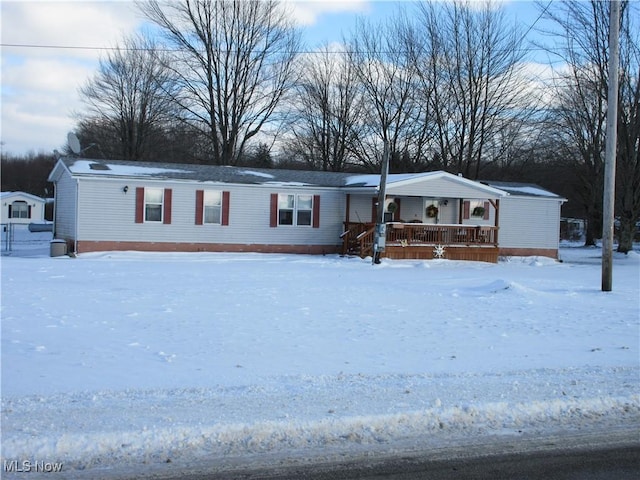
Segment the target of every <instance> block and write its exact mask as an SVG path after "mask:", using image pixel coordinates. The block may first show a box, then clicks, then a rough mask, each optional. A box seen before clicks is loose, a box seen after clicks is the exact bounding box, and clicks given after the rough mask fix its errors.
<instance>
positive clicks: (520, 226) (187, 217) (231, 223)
mask: <svg viewBox="0 0 640 480" xmlns="http://www.w3.org/2000/svg"><path fill="white" fill-rule="evenodd" d="M49 181H51V182H53V183H54V185H55V211H54V237H55V238H56V239H62V240H64V241H66V242H67V247H68V250H69V251H72V252H76V253H84V252H91V251H105V250H142V251H191V252H196V251H212V252H265V253H309V254H328V253H342V254H353V255H360V256H368V255H371V254H372V246H373V228H374V222H375V218H376V211H377V208H378V205H377V195H378V189H379V182H380V176H379V175H359V174H353V173H335V172H318V171H298V170H278V169H258V168H242V167H230V166H214V165H185V164H163V163H143V162H128V161H105V160H92V159H83V158H72V157H68V158H62V159H60V160H59V161H58V162H57V164H56V166H55V167H54V169H53V171H52V172H51V174H50V177H49ZM386 193H387V195H386V200H385V204H384V205H383V206H382V208H384V212H385V221H386V225H387V228H386V247H385V250H384V252H383V256H386V257H389V258H396V259H403V258H407V259H409V258H413V259H420V258H425V259H428V258H434V257H442V258H449V259H461V260H479V261H488V262H496V261H497V259H498V257H499V256H500V255H532V254H535V255H545V256H550V257H554V258H556V257H557V255H558V243H559V225H560V206H561V205H562V203H563V202H564V201H565V199H563V198H561V197H559V196H557V195H554V194H553V193H550V192H548V191H546V190H543V189H541V188H540V187H536V186H533V185H522V184H501V183H497V182H493V183H491V182H476V181H472V180H469V179H465V178H463V177H461V176H456V175H452V174H449V173H446V172H426V173H410V174H409V173H408V174H392V175H389V177H388V181H387V188H386Z"/></svg>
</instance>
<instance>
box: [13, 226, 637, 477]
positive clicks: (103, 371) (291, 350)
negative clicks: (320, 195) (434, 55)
mask: <svg viewBox="0 0 640 480" xmlns="http://www.w3.org/2000/svg"><path fill="white" fill-rule="evenodd" d="M24 235H27V237H28V238H29V239H34V238H35V237H34V235H39V236H40V237H38V238H39V240H40V242H39V246H38V245H37V243H38V242H34V241H28V242H25V243H24V245H26V246H25V247H24V248H23V249H21V248H20V246H19V244H15V245H14V251H13V252H11V255H7V256H3V257H2V265H1V268H2V309H1V313H2V339H1V341H2V344H1V345H2V357H1V361H2V460H3V469H4V470H5V472H4V475H5V476H6V478H13V477H16V478H21V474H20V473H17V472H16V469H17V467H21V466H24V465H26V466H27V467H28V468H30V469H31V470H32V471H35V468H34V465H37V466H38V467H42V468H41V469H46V468H49V469H52V468H53V467H54V466H55V465H54V463H55V462H61V463H62V465H63V469H64V475H63V476H64V478H72V477H74V476H75V477H77V478H97V477H100V476H104V477H108V476H110V475H112V476H113V475H116V474H118V473H123V472H128V473H131V472H132V471H136V472H139V473H141V472H143V471H145V472H156V473H157V472H160V473H162V472H165V473H166V472H167V471H171V469H178V468H181V467H184V466H189V465H190V466H193V465H195V464H198V463H200V464H207V465H216V467H217V468H218V469H219V470H224V469H225V468H226V469H230V468H233V467H234V466H236V467H237V466H239V465H249V464H253V465H259V464H260V462H261V461H262V462H263V464H265V462H272V461H276V459H277V461H278V462H280V463H286V462H288V461H289V462H293V461H299V462H301V461H307V460H309V459H319V458H330V457H331V456H332V455H333V456H341V458H344V457H345V456H348V455H350V454H354V455H355V454H362V453H363V452H369V453H371V452H374V453H376V452H392V451H399V450H402V449H404V448H417V447H418V446H420V447H430V446H432V447H433V448H441V447H444V446H447V445H456V444H464V442H466V441H469V439H479V438H484V437H496V436H497V437H502V438H517V437H520V436H524V435H529V436H533V435H539V434H544V433H549V432H554V433H562V432H570V431H579V430H586V429H598V428H601V429H603V430H605V429H612V428H616V427H617V426H620V425H626V426H627V427H628V426H629V425H631V426H638V427H639V428H640V381H639V379H640V365H639V363H640V361H639V358H640V357H639V345H640V326H639V324H640V254H638V253H637V252H632V253H630V254H628V255H618V254H616V255H615V263H614V279H613V281H614V284H613V285H614V290H613V292H610V293H603V292H601V291H600V275H601V269H600V262H601V260H600V256H601V255H600V250H599V249H595V248H594V249H585V248H575V247H574V248H563V249H562V251H561V256H562V260H563V261H562V262H556V261H554V260H551V259H547V258H542V257H517V258H516V257H513V258H509V259H503V260H502V261H501V262H500V263H499V264H497V265H493V264H486V263H476V262H457V261H448V260H432V261H390V260H384V261H383V263H382V264H381V265H376V266H373V265H371V262H370V260H361V259H359V258H341V257H338V256H324V257H323V256H304V255H275V254H272V255H263V254H210V253H206V254H205V253H203V254H198V253H184V254H169V253H136V252H105V253H93V254H84V255H80V256H79V257H78V258H75V259H73V258H68V257H56V258H50V257H49V256H48V253H49V250H48V248H49V245H48V239H49V238H50V237H47V235H50V234H29V233H24ZM12 462H13V463H12ZM23 462H31V463H27V464H24V463H23ZM36 462H45V463H40V464H36ZM8 470H13V473H12V472H8ZM54 476H55V475H54ZM29 478H35V477H33V476H30V477H29ZM47 478H51V474H47Z"/></svg>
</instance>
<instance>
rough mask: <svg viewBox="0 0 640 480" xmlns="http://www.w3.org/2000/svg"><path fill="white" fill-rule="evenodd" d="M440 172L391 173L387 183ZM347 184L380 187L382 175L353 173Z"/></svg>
mask: <svg viewBox="0 0 640 480" xmlns="http://www.w3.org/2000/svg"><path fill="white" fill-rule="evenodd" d="M439 173H440V172H426V173H391V174H389V176H388V177H387V183H395V182H402V181H405V180H412V179H415V178H422V177H429V176H434V175H436V174H439ZM345 185H347V186H349V185H357V186H364V187H376V188H377V187H378V186H380V175H376V174H368V175H366V174H365V175H353V176H350V177H348V178H347V180H346V182H345Z"/></svg>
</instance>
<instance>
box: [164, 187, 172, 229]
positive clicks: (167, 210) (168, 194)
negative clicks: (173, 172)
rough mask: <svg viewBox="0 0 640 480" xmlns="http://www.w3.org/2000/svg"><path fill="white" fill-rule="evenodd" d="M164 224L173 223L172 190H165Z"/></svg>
mask: <svg viewBox="0 0 640 480" xmlns="http://www.w3.org/2000/svg"><path fill="white" fill-rule="evenodd" d="M162 223H166V224H167V225H168V224H170V223H171V189H170V188H165V189H164V213H163V215H162Z"/></svg>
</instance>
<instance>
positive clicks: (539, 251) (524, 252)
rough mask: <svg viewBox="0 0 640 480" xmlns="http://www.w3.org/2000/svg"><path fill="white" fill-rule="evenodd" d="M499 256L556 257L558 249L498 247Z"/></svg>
mask: <svg viewBox="0 0 640 480" xmlns="http://www.w3.org/2000/svg"><path fill="white" fill-rule="evenodd" d="M500 256H501V257H533V256H538V257H550V258H555V259H556V260H557V259H558V250H557V249H554V248H508V247H500Z"/></svg>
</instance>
